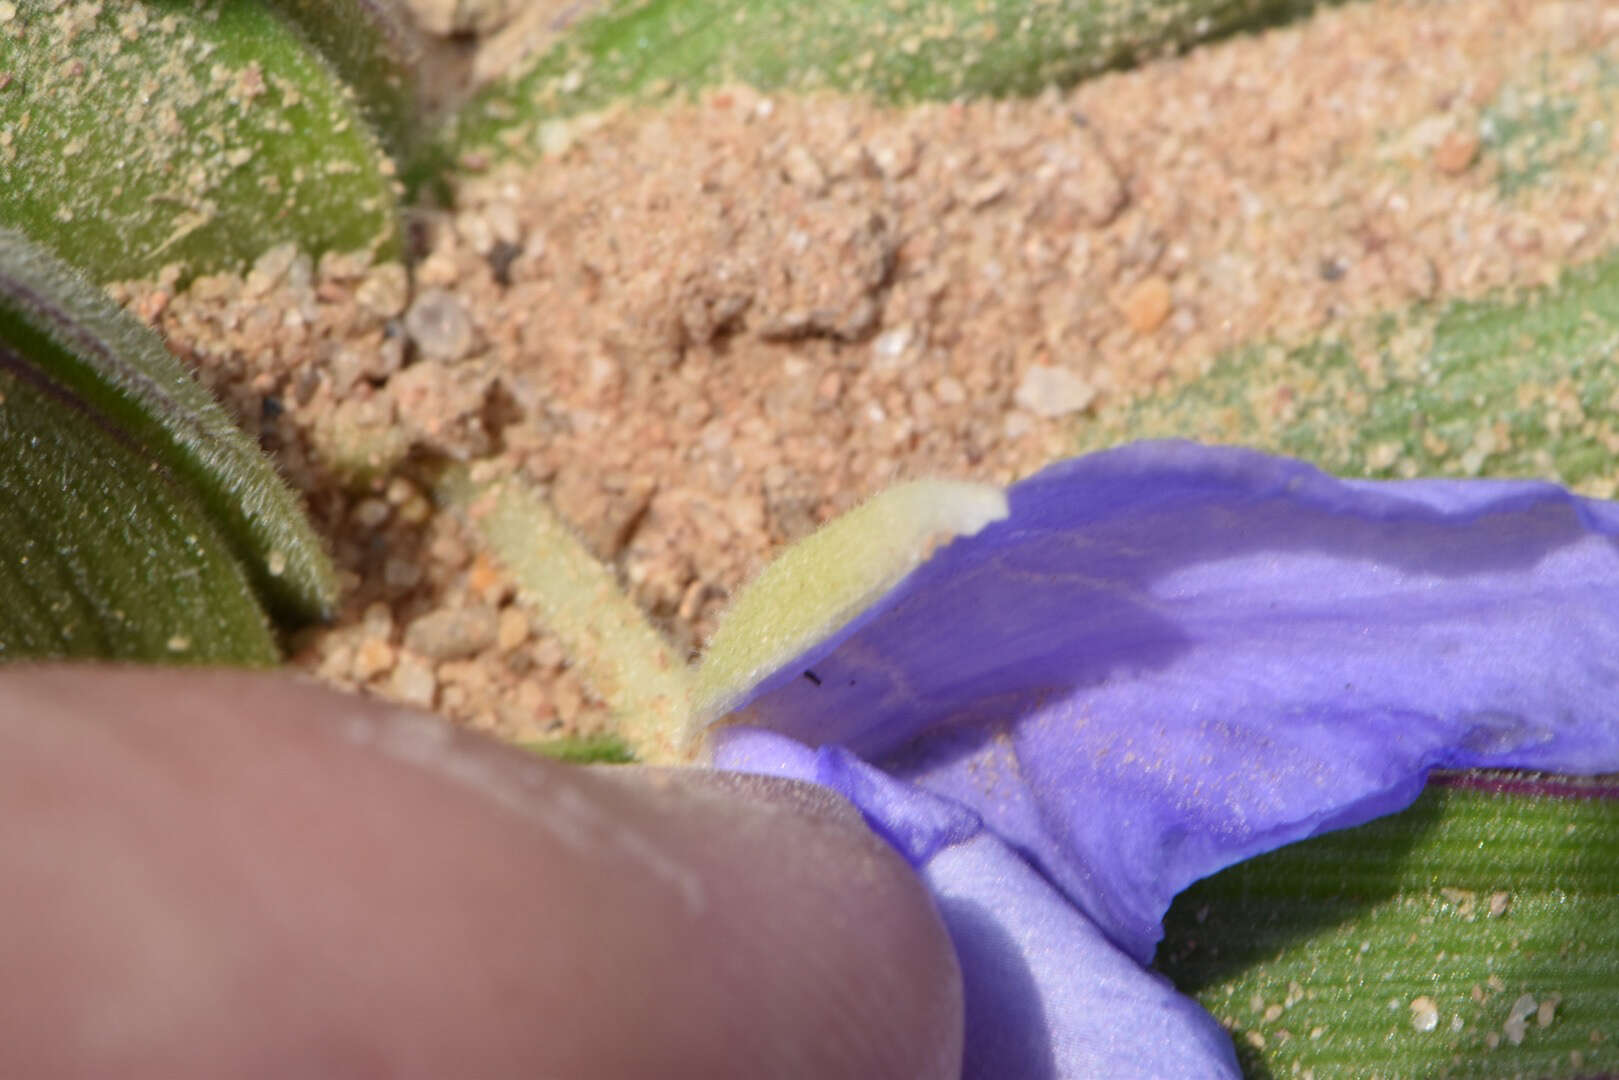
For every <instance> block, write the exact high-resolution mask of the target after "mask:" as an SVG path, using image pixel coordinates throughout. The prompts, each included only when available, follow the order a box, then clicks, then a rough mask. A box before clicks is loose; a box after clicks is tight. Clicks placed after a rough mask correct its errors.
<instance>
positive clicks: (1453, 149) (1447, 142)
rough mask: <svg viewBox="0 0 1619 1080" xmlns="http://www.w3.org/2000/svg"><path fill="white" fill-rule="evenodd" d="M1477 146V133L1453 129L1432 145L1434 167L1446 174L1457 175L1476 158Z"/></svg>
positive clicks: (1466, 168) (1470, 165)
mask: <svg viewBox="0 0 1619 1080" xmlns="http://www.w3.org/2000/svg"><path fill="white" fill-rule="evenodd" d="M1478 147H1479V140H1478V135H1477V134H1475V133H1474V132H1471V131H1453V132H1451V133H1450V134H1449V135H1446V136H1445V137H1444V138H1443V139H1441V140H1440V142H1439V145H1438V146H1436V147H1434V152H1433V163H1434V167H1435V168H1436V169H1438V170H1439V171H1440V172H1442V173H1444V174H1445V175H1446V176H1459V175H1461V174H1462V173H1464V172H1466V171H1467V170H1468V169H1469V168H1471V167H1472V165H1473V162H1474V161H1475V160H1477V158H1478Z"/></svg>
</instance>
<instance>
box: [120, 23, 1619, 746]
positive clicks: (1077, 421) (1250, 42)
mask: <svg viewBox="0 0 1619 1080" xmlns="http://www.w3.org/2000/svg"><path fill="white" fill-rule="evenodd" d="M451 6H453V5H451ZM1616 41H1619V12H1616V11H1613V10H1607V9H1605V7H1604V5H1601V4H1594V3H1593V4H1582V3H1556V2H1551V3H1531V2H1527V0H1476V2H1469V3H1423V2H1409V3H1401V2H1392V0H1380V2H1375V3H1365V4H1356V5H1352V6H1346V7H1342V8H1337V9H1332V10H1327V11H1324V12H1322V13H1320V14H1319V15H1318V16H1316V17H1315V18H1312V19H1311V20H1309V21H1308V22H1306V23H1303V24H1300V25H1297V26H1293V27H1288V28H1283V29H1279V30H1275V31H1272V32H1269V33H1267V34H1265V35H1263V36H1260V37H1255V38H1240V39H1235V40H1231V41H1227V42H1224V43H1221V44H1217V45H1213V46H1209V47H1205V48H1203V49H1200V50H1198V51H1196V52H1194V53H1193V54H1191V55H1189V56H1187V57H1185V58H1181V59H1173V60H1166V61H1162V62H1158V63H1154V64H1151V65H1148V66H1146V67H1143V68H1141V69H1139V70H1136V71H1132V72H1128V73H1121V74H1115V75H1109V76H1106V77H1103V78H1100V79H1097V80H1094V81H1092V82H1089V83H1087V84H1085V85H1083V86H1081V87H1079V88H1078V89H1076V90H1074V91H1071V92H1067V93H1058V92H1051V93H1048V94H1047V95H1045V96H1043V97H1041V98H1039V99H1037V100H1032V101H1018V102H1004V103H977V104H946V105H934V106H927V107H922V108H916V109H909V110H903V111H897V110H885V109H879V108H875V107H872V106H870V105H867V104H863V103H861V102H857V101H852V100H846V99H837V98H817V99H813V100H788V99H781V98H769V97H763V96H761V95H759V94H757V93H755V92H752V91H750V90H747V89H745V88H728V89H723V90H719V91H715V92H712V93H709V94H707V95H705V96H704V97H703V98H702V99H701V100H700V101H698V102H696V103H693V104H690V105H681V106H675V107H671V108H668V109H666V110H663V111H659V112H654V113H647V112H635V113H628V112H627V113H622V114H613V115H601V116H592V117H586V118H580V119H577V120H574V121H571V122H567V123H561V122H559V123H556V124H553V125H551V126H550V127H548V128H547V129H546V140H545V141H546V146H547V154H546V157H545V159H544V160H543V161H539V162H536V163H532V164H530V165H526V166H503V167H499V168H495V169H493V170H491V171H488V172H485V173H482V174H476V175H469V176H467V177H465V178H464V181H463V183H462V184H461V185H460V188H459V192H458V196H457V202H456V205H455V207H454V208H453V210H451V211H448V212H436V213H424V214H423V215H421V217H420V220H419V221H418V222H417V224H416V233H417V235H418V237H419V240H420V258H419V259H418V260H416V261H415V262H414V264H413V265H412V266H411V267H410V268H408V269H407V268H405V267H402V266H398V265H383V266H367V265H365V264H364V263H363V262H359V261H356V260H354V259H349V258H342V257H337V256H328V257H326V258H323V259H321V260H320V261H319V263H318V264H312V263H311V260H309V259H308V258H307V257H305V256H302V255H300V254H299V253H297V252H295V251H292V250H290V249H278V250H275V251H271V252H268V253H266V254H265V256H264V257H263V258H262V259H260V260H259V262H258V264H257V265H256V266H255V268H254V269H253V271H252V272H251V273H249V274H247V275H246V276H245V277H235V276H218V277H212V278H203V279H200V280H198V281H196V282H195V283H194V284H193V285H192V286H191V287H190V288H189V289H188V290H187V291H185V292H183V293H176V292H175V291H174V290H173V288H172V287H171V283H165V282H162V281H159V282H145V283H126V284H124V285H120V286H117V287H115V290H114V291H115V294H116V295H117V296H119V298H120V299H121V300H122V301H123V302H125V303H126V304H127V305H128V306H129V307H130V308H131V310H133V311H135V312H136V313H137V314H139V315H140V316H141V317H142V318H143V319H145V320H146V321H148V322H149V323H151V324H153V325H155V326H157V327H159V328H160V329H161V330H162V331H163V332H164V333H165V334H166V335H167V336H168V339H169V341H170V342H171V344H172V346H173V348H174V349H175V350H176V351H177V352H178V353H180V354H181V355H182V356H184V357H186V358H187V359H189V360H190V361H192V362H193V363H194V364H195V365H196V368H197V370H198V372H199V374H200V376H201V378H202V379H203V380H204V381H205V382H207V383H208V385H210V386H211V387H212V388H213V389H214V390H215V391H216V392H217V393H218V394H219V395H220V396H221V397H222V398H223V399H224V400H225V401H226V402H227V404H228V405H229V406H230V407H231V408H232V409H234V410H235V411H236V412H237V414H238V415H239V416H240V417H241V419H242V422H243V423H244V425H246V426H247V427H248V428H249V429H250V430H251V431H253V432H254V433H255V434H257V436H258V437H259V439H260V440H261V442H262V443H263V445H264V446H265V447H266V448H267V449H268V450H269V451H271V452H272V453H273V454H274V455H275V456H276V458H277V460H278V461H279V463H280V465H281V467H282V469H283V471H284V472H285V474H286V475H287V476H288V477H289V478H290V479H291V480H292V482H293V483H294V484H295V485H297V486H298V487H299V488H300V489H301V490H302V491H303V492H304V493H305V494H306V496H307V498H308V500H309V504H310V508H311V511H312V514H313V516H314V518H315V521H316V523H317V525H318V526H319V527H320V528H321V529H322V530H323V531H324V533H325V535H326V536H327V537H328V538H329V542H330V546H331V549H332V551H333V553H334V555H335V556H336V559H337V561H338V563H339V565H340V567H341V570H342V574H343V578H344V590H345V599H344V605H343V612H342V616H341V618H340V619H339V621H338V622H337V623H336V624H334V625H332V626H329V627H322V628H317V629H314V630H311V631H308V632H306V633H304V634H303V635H301V636H300V637H299V638H298V640H297V642H296V647H297V652H296V655H295V657H294V661H295V663H297V664H298V665H300V666H302V667H304V668H306V669H308V670H309V671H312V672H314V673H316V674H317V675H318V676H319V677H320V678H322V679H324V680H326V681H328V682H331V683H334V684H336V685H339V686H344V687H351V688H358V689H361V690H363V691H365V692H368V693H375V694H379V695H383V696H386V697H390V698H394V699H398V700H403V701H408V702H414V703H416V704H420V705H425V706H430V707H435V708H437V709H439V710H441V711H442V712H444V713H446V714H448V715H450V716H453V717H455V718H457V719H459V720H462V721H464V722H466V723H469V724H472V725H475V726H478V727H481V728H486V729H490V730H495V731H498V732H500V733H502V734H504V735H507V736H510V737H515V738H522V739H532V738H544V737H549V736H553V735H557V734H561V733H564V732H589V731H592V730H597V729H599V728H600V727H601V726H602V725H603V724H604V723H605V722H606V717H605V713H604V710H603V708H602V706H601V705H600V703H599V702H597V701H596V700H595V699H594V698H593V697H592V695H591V692H590V689H589V688H588V687H587V686H585V685H583V683H582V682H581V680H580V679H579V678H578V677H577V675H576V674H575V673H574V672H573V671H571V670H570V668H569V665H568V661H567V657H566V656H564V655H563V652H562V650H561V648H560V647H559V646H558V645H557V643H556V642H555V640H554V639H552V638H551V637H550V636H549V635H548V634H547V632H546V631H545V629H544V627H542V626H536V625H534V622H533V620H532V619H531V618H530V617H529V615H528V614H527V613H526V612H525V611H523V610H522V609H521V608H519V607H518V606H517V605H516V604H515V602H514V590H513V586H512V584H511V582H510V581H509V580H508V578H507V577H506V575H505V574H504V573H503V572H502V570H501V569H500V568H499V567H498V566H496V565H494V564H493V563H492V562H491V561H490V560H489V559H488V557H487V556H485V555H483V554H481V553H479V551H478V547H477V545H476V543H475V542H474V541H473V540H472V539H471V538H470V537H469V536H468V535H466V534H465V532H464V531H463V528H462V526H461V525H460V524H458V522H457V521H456V520H455V519H454V518H453V517H452V516H450V515H447V514H441V513H439V512H438V511H437V510H436V509H435V507H434V506H433V504H432V501H431V499H430V498H429V492H428V490H427V487H426V482H425V480H424V475H425V474H424V473H423V472H422V469H421V466H422V463H423V462H424V461H426V460H429V459H432V458H439V459H442V458H445V457H448V458H451V459H456V460H463V461H484V460H491V461H496V462H498V463H499V464H500V465H501V466H502V467H504V468H506V469H509V470H513V471H516V472H519V473H521V474H522V475H524V476H525V477H526V478H527V479H528V480H529V481H530V482H532V483H533V484H534V485H536V486H537V487H539V488H540V489H542V490H544V491H546V492H548V493H549V496H550V498H551V499H552V500H553V502H554V504H555V506H556V507H557V508H558V510H559V511H560V512H561V513H562V514H563V515H564V516H565V518H566V519H567V520H568V521H569V522H570V523H571V525H572V526H573V527H574V528H575V529H576V530H577V532H578V534H579V535H580V536H581V537H582V538H583V539H584V540H585V541H586V543H587V544H588V545H589V546H590V548H591V549H592V550H593V551H594V552H595V553H596V555H597V556H598V557H599V558H601V559H603V560H605V561H606V562H608V563H609V564H610V565H611V566H612V567H613V569H614V571H615V572H616V574H617V575H618V577H619V580H620V581H621V582H622V584H623V586H624V588H625V589H626V590H627V591H628V592H629V594H630V595H631V596H633V597H634V599H635V600H636V602H637V603H639V604H640V605H641V606H642V607H643V608H644V609H645V610H646V611H647V612H648V614H649V615H650V617H651V618H652V619H653V620H654V622H655V623H656V624H657V625H658V626H659V627H660V628H661V629H662V630H663V631H664V632H665V633H666V634H667V635H668V636H669V637H670V639H671V640H672V641H673V642H674V643H675V645H676V647H677V648H678V649H679V650H680V651H682V652H685V653H687V654H691V653H694V652H695V651H696V650H697V649H698V648H699V647H700V646H701V644H702V642H703V640H704V639H705V637H706V635H707V634H708V633H710V632H711V630H712V628H713V626H714V622H715V619H716V617H717V615H718V614H719V613H720V612H721V611H722V610H723V608H724V605H725V603H726V600H727V597H728V596H729V595H730V594H731V592H732V590H734V589H735V588H736V587H737V585H738V584H739V583H740V582H742V581H743V580H744V579H745V578H747V577H748V576H749V575H750V574H752V573H754V572H756V571H757V570H758V569H759V567H760V566H761V565H762V564H763V563H764V562H765V561H766V560H767V559H768V558H770V556H771V555H772V553H774V552H775V551H777V550H778V549H779V548H780V547H781V546H782V545H783V544H786V543H788V542H790V541H791V540H793V539H794V538H796V537H799V536H802V535H803V534H805V533H806V532H807V531H809V530H811V529H813V528H814V527H815V526H816V525H817V524H818V523H820V522H823V521H825V520H826V519H827V518H828V517H830V516H832V515H834V514H836V513H838V512H839V511H841V510H843V509H846V508H847V507H849V506H850V505H852V504H853V503H854V502H856V501H858V500H859V499H861V498H863V497H864V496H866V495H868V494H870V493H872V492H873V491H876V490H878V489H880V488H881V487H883V486H884V485H886V484H888V483H890V482H892V481H894V480H896V479H900V478H904V477H911V476H917V475H924V474H943V475H951V476H963V477H973V478H980V479H986V480H992V481H997V482H1006V481H1010V480H1012V479H1014V478H1016V477H1018V476H1022V475H1025V474H1027V473H1029V472H1030V471H1032V470H1034V469H1036V468H1038V467H1039V466H1041V465H1042V464H1044V463H1046V462H1048V461H1050V460H1052V459H1054V458H1057V457H1060V456H1063V455H1064V454H1065V453H1067V452H1069V450H1070V448H1071V447H1072V446H1073V445H1074V442H1075V433H1076V432H1077V431H1078V430H1080V427H1081V426H1082V425H1085V424H1087V423H1090V422H1092V421H1091V418H1092V416H1094V415H1095V413H1096V411H1097V410H1099V409H1106V408H1108V407H1109V406H1110V405H1111V404H1113V403H1116V402H1118V401H1119V400H1121V399H1122V398H1124V397H1125V396H1127V395H1131V394H1141V393H1151V392H1154V391H1155V389H1157V388H1159V387H1162V386H1164V385H1167V384H1169V383H1171V382H1173V380H1175V379H1178V378H1184V377H1187V376H1189V375H1194V374H1195V373H1196V372H1197V371H1199V370H1202V369H1204V368H1205V367H1206V366H1207V365H1209V364H1210V363H1212V362H1214V360H1215V358H1216V357H1217V356H1218V355H1219V353H1220V351H1221V350H1223V349H1226V348H1229V347H1231V346H1234V345H1237V344H1240V343H1244V342H1249V341H1254V340H1258V339H1275V340H1280V341H1284V342H1285V341H1296V340H1302V339H1305V338H1307V337H1310V336H1314V335H1317V334H1320V333H1323V332H1328V333H1330V332H1334V331H1335V330H1336V329H1337V328H1339V327H1345V326H1348V325H1350V324H1351V323H1353V322H1354V321H1355V320H1357V319H1361V318H1364V317H1365V316H1367V315H1369V314H1372V313H1375V312H1378V311H1383V310H1388V309H1396V308H1400V307H1404V306H1406V305H1409V304H1412V303H1421V302H1429V301H1438V300H1443V299H1446V298H1451V297H1461V296H1477V295H1481V294H1484V293H1486V292H1488V291H1491V290H1495V289H1500V288H1510V287H1515V286H1524V285H1530V284H1535V283H1539V282H1543V281H1547V280H1551V279H1553V278H1554V277H1555V276H1556V274H1557V272H1558V270H1559V269H1560V268H1562V267H1564V266H1567V265H1569V264H1572V263H1577V262H1579V261H1581V260H1582V259H1585V258H1587V257H1590V256H1594V255H1596V254H1598V253H1601V252H1603V251H1605V250H1607V249H1610V248H1611V247H1613V246H1614V245H1615V244H1616V242H1619V199H1616V197H1615V184H1616V182H1619V167H1616V165H1615V161H1616V160H1619V154H1616V151H1619V135H1616V134H1615V131H1614V128H1613V127H1612V124H1611V117H1609V116H1607V115H1606V114H1605V113H1603V112H1602V111H1601V110H1602V107H1603V105H1602V103H1603V102H1605V101H1606V102H1609V103H1611V100H1612V98H1611V95H1609V96H1607V97H1604V96H1603V95H1601V94H1598V93H1597V92H1596V91H1595V90H1594V89H1593V88H1597V87H1601V86H1607V85H1611V82H1612V80H1614V79H1615V78H1616V76H1615V72H1616V71H1619V56H1616V44H1615V43H1616ZM1604 80H1608V81H1607V82H1605V81H1604ZM1553 100H1555V101H1556V103H1557V105H1556V109H1557V115H1558V117H1559V120H1558V122H1557V123H1556V124H1546V123H1538V121H1537V118H1538V117H1543V116H1544V114H1545V110H1546V109H1547V107H1548V105H1547V103H1548V102H1549V101H1553ZM1537 125H1538V126H1537ZM1525 133H1527V134H1525ZM1548 163H1550V164H1548Z"/></svg>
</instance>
